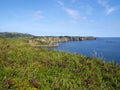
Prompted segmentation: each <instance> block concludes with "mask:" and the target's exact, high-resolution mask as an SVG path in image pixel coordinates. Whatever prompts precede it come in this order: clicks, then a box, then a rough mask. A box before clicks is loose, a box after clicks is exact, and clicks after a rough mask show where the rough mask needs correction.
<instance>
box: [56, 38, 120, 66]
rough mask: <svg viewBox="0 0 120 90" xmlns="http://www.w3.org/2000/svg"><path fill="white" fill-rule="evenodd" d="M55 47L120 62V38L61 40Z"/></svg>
mask: <svg viewBox="0 0 120 90" xmlns="http://www.w3.org/2000/svg"><path fill="white" fill-rule="evenodd" d="M54 49H55V50H64V51H68V52H71V53H79V54H82V55H84V56H89V57H97V58H101V59H103V60H105V61H108V62H109V61H110V62H111V61H114V62H116V63H118V64H120V38H97V39H96V40H85V41H68V42H61V43H59V46H57V47H54Z"/></svg>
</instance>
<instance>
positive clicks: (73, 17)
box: [63, 7, 86, 20]
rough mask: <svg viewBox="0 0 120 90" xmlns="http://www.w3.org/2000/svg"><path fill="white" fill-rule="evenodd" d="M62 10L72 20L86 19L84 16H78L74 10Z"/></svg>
mask: <svg viewBox="0 0 120 90" xmlns="http://www.w3.org/2000/svg"><path fill="white" fill-rule="evenodd" d="M63 9H64V11H66V13H67V14H68V15H69V16H70V17H71V18H72V19H75V20H76V19H79V18H80V19H86V17H85V16H81V15H80V14H79V12H78V11H77V10H74V9H70V8H66V7H64V8H63Z"/></svg>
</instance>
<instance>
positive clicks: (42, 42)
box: [29, 36, 96, 46]
mask: <svg viewBox="0 0 120 90" xmlns="http://www.w3.org/2000/svg"><path fill="white" fill-rule="evenodd" d="M95 39H96V38H95V37H92V36H91V37H80V36H56V37H55V36H44V37H37V38H33V39H31V40H29V43H30V44H31V45H33V46H58V43H59V42H67V41H82V40H95Z"/></svg>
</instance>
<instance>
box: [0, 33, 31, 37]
mask: <svg viewBox="0 0 120 90" xmlns="http://www.w3.org/2000/svg"><path fill="white" fill-rule="evenodd" d="M0 37H10V38H11V37H33V35H31V34H27V33H17V32H0Z"/></svg>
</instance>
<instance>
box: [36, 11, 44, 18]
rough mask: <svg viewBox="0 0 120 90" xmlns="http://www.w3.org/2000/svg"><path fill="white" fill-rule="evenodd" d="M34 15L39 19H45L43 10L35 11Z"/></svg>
mask: <svg viewBox="0 0 120 90" xmlns="http://www.w3.org/2000/svg"><path fill="white" fill-rule="evenodd" d="M34 16H35V17H36V18H39V19H43V18H44V16H43V15H42V11H40V10H38V11H35V12H34Z"/></svg>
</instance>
